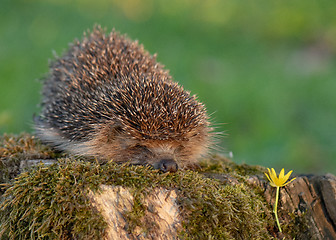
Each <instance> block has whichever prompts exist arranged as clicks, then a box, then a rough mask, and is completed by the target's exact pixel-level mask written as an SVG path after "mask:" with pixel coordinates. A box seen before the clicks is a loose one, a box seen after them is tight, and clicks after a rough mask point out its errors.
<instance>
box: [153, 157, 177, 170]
mask: <svg viewBox="0 0 336 240" xmlns="http://www.w3.org/2000/svg"><path fill="white" fill-rule="evenodd" d="M158 168H159V169H160V170H161V171H163V172H176V171H177V169H178V166H177V164H176V162H175V161H174V160H173V159H162V160H161V161H160V163H159V167H158Z"/></svg>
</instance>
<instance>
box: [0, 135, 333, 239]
mask: <svg viewBox="0 0 336 240" xmlns="http://www.w3.org/2000/svg"><path fill="white" fill-rule="evenodd" d="M40 162H42V163H44V165H43V164H42V165H41V164H40ZM195 171H196V172H195ZM195 171H178V172H177V173H174V174H169V173H168V174H161V173H159V172H157V171H153V170H151V169H149V168H144V167H141V166H137V167H136V166H127V165H116V164H106V165H99V164H98V163H97V162H95V161H93V162H87V161H78V160H77V159H73V158H69V157H68V156H66V155H58V154H57V153H54V152H53V151H52V150H50V149H48V148H45V147H44V146H43V145H41V144H40V143H39V142H38V141H37V140H36V139H34V138H33V137H31V136H29V135H21V136H18V137H13V136H5V137H3V139H2V141H1V142H0V183H1V184H2V185H3V191H2V192H1V191H0V200H1V201H0V239H3V237H5V238H4V239H7V238H8V239H18V238H20V239H29V238H31V237H32V236H34V237H36V238H38V237H44V238H47V239H48V238H51V239H52V238H62V239H68V238H70V239H71V238H75V239H179V238H182V239H204V238H209V237H212V238H215V239H255V238H259V239H272V238H273V239H283V238H284V237H285V238H286V239H291V238H294V237H295V239H321V240H322V239H336V200H335V199H336V177H335V176H334V175H331V174H327V175H325V176H314V175H307V176H304V175H302V176H297V179H296V180H295V181H293V182H292V183H290V184H288V185H287V186H286V187H282V188H281V189H280V200H279V209H278V215H279V219H280V223H281V226H282V227H283V230H284V233H279V232H278V229H277V227H276V224H275V221H274V218H273V217H274V215H273V213H272V207H273V204H274V201H275V188H273V187H271V186H270V185H269V184H268V182H267V181H266V180H265V178H264V175H263V172H265V168H263V167H260V166H248V165H237V164H235V163H233V162H232V161H230V160H228V159H226V158H223V157H220V156H214V157H212V158H211V159H210V160H209V161H207V162H205V163H203V164H201V168H200V169H197V170H195ZM5 190H6V192H5V193H4V191H5ZM27 226H29V228H27Z"/></svg>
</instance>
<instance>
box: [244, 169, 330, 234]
mask: <svg viewBox="0 0 336 240" xmlns="http://www.w3.org/2000/svg"><path fill="white" fill-rule="evenodd" d="M249 181H250V182H251V183H253V184H257V185H259V186H260V187H261V188H262V189H264V195H265V199H266V201H267V202H268V203H270V204H272V206H273V204H274V201H275V190H276V188H274V187H271V186H270V185H269V184H267V183H266V181H265V180H263V179H259V178H258V177H256V176H252V177H251V178H250V179H249ZM279 202H280V209H279V217H280V219H281V220H280V222H282V223H286V222H287V223H288V222H290V221H293V219H292V218H293V215H291V214H287V213H295V214H296V215H297V216H301V217H302V218H303V219H304V225H305V227H304V226H303V227H302V229H301V231H299V232H298V235H297V236H296V239H318V240H328V239H330V240H332V239H336V177H335V176H334V175H332V174H327V175H325V176H314V175H306V176H299V177H297V179H296V180H295V181H293V182H292V183H290V184H289V185H287V186H286V187H282V188H281V189H280V200H279Z"/></svg>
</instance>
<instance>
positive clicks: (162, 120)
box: [34, 26, 212, 172]
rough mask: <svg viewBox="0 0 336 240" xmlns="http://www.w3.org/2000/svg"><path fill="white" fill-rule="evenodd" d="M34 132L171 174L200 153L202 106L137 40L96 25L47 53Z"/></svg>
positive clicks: (73, 149)
mask: <svg viewBox="0 0 336 240" xmlns="http://www.w3.org/2000/svg"><path fill="white" fill-rule="evenodd" d="M34 122H35V123H34V125H35V132H36V135H37V136H38V137H39V138H40V139H41V141H42V142H43V143H46V144H48V145H50V146H52V147H54V148H55V149H57V150H59V151H65V152H68V153H70V154H74V155H79V156H85V157H86V156H87V157H94V158H95V159H98V160H99V161H102V162H104V161H113V162H116V163H126V162H129V163H130V164H135V165H151V166H153V167H154V168H155V169H159V170H161V171H163V172H175V171H177V170H178V169H179V168H186V167H188V166H192V165H194V164H196V163H197V161H198V160H199V158H200V157H201V156H203V155H204V154H206V153H207V152H208V148H209V145H210V142H211V141H210V138H211V129H212V128H211V127H210V123H209V117H208V115H207V112H206V108H205V106H204V104H203V103H201V102H200V101H198V99H197V97H196V96H195V95H191V94H190V92H188V91H186V90H184V89H183V87H182V86H180V85H179V84H178V83H177V82H175V81H173V80H172V77H171V76H170V75H169V72H168V70H166V69H165V68H164V66H163V65H162V64H160V63H158V62H157V61H156V54H154V55H151V54H150V53H149V52H147V51H146V50H145V49H144V47H143V45H141V44H139V43H138V41H132V40H130V39H129V38H128V37H127V36H126V35H121V34H120V33H119V32H117V31H115V30H114V29H113V30H112V32H111V33H109V34H107V33H106V30H104V29H102V28H101V27H99V26H98V27H94V29H93V30H92V31H88V32H87V33H84V36H83V37H82V40H75V41H74V42H73V43H72V44H70V45H69V49H68V50H67V51H66V52H65V53H64V54H63V55H62V56H61V57H57V56H56V57H55V59H54V60H53V61H52V62H51V64H50V71H49V73H48V74H47V76H46V77H45V79H44V82H43V88H42V103H41V113H40V115H39V116H37V117H35V118H34Z"/></svg>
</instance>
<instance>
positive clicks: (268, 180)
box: [264, 173, 272, 182]
mask: <svg viewBox="0 0 336 240" xmlns="http://www.w3.org/2000/svg"><path fill="white" fill-rule="evenodd" d="M264 174H265V175H266V177H267V179H268V181H269V182H272V180H271V179H270V177H269V176H268V174H267V173H264Z"/></svg>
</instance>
